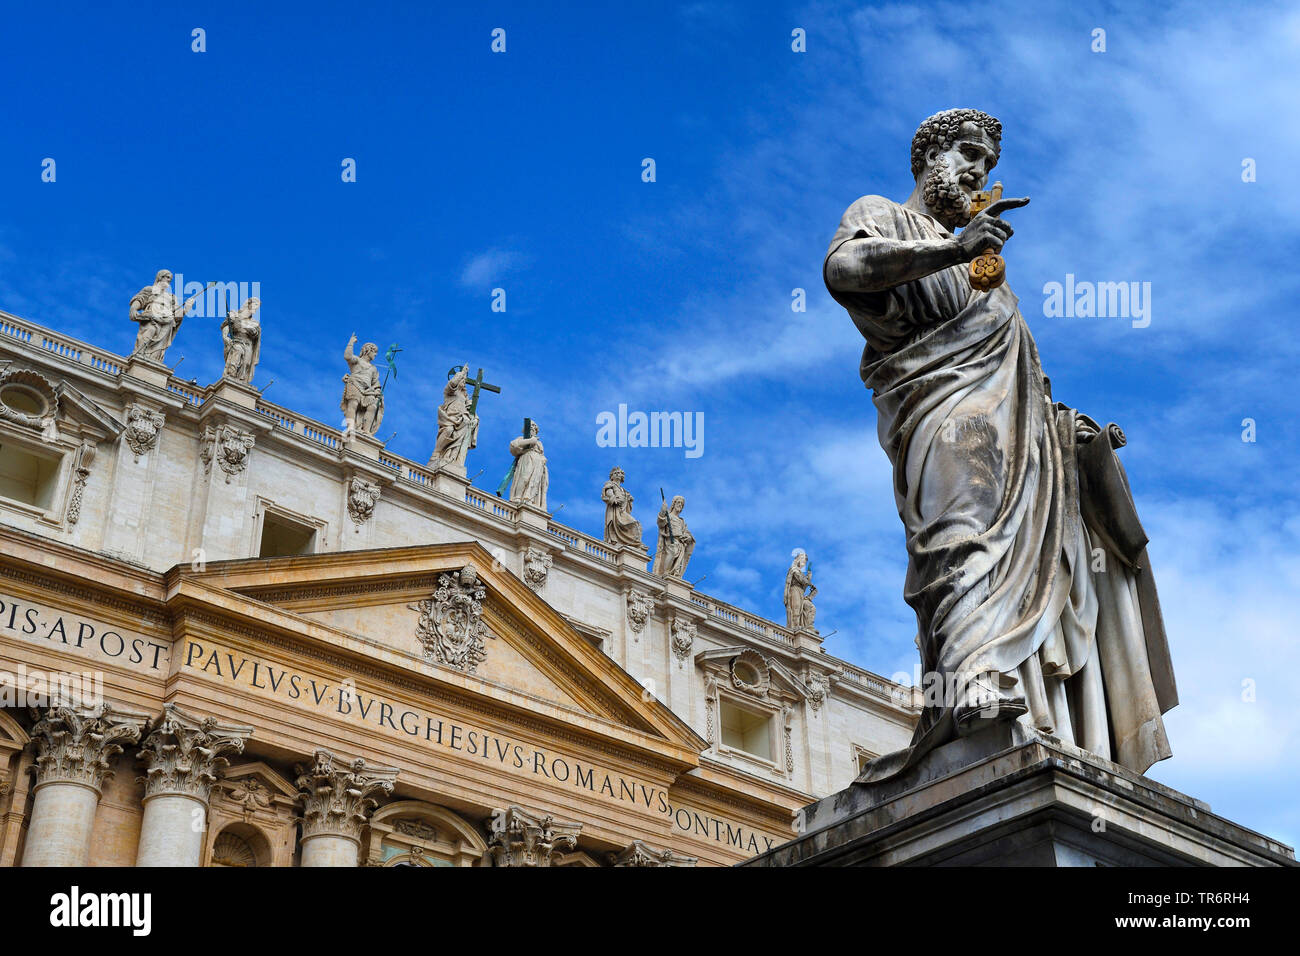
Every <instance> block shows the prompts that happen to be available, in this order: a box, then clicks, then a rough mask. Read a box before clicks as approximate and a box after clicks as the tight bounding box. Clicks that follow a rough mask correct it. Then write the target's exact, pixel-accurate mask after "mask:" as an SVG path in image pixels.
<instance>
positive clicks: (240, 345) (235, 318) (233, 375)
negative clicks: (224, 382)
mask: <svg viewBox="0 0 1300 956" xmlns="http://www.w3.org/2000/svg"><path fill="white" fill-rule="evenodd" d="M261 307H262V300H261V299H259V298H257V297H256V296H254V297H251V298H250V299H249V300H248V301H247V302H245V303H244V304H243V305H242V306H240V307H239V308H238V309H235V310H234V311H233V312H227V313H226V318H225V320H224V321H223V322H222V323H221V345H222V348H223V351H224V353H225V359H226V371H225V374H224V375H223V377H224V378H229V379H234V380H235V381H236V382H245V383H247V382H251V381H252V380H253V370H254V369H255V368H256V367H257V360H258V358H259V357H260V356H261V354H262V325H261V323H260V322H258V320H257V312H258V310H259V309H260V308H261Z"/></svg>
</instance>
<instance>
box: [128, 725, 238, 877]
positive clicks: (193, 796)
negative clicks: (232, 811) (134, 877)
mask: <svg viewBox="0 0 1300 956" xmlns="http://www.w3.org/2000/svg"><path fill="white" fill-rule="evenodd" d="M252 732H253V728H252V727H242V726H231V725H225V724H219V723H218V722H217V721H216V720H215V719H214V718H211V717H208V718H199V717H196V716H194V715H193V714H189V713H186V712H185V711H182V710H181V709H180V708H179V707H177V706H176V705H175V704H166V705H164V707H163V712H162V716H161V717H159V718H158V720H157V721H156V722H155V723H154V726H153V729H152V730H151V732H150V733H149V735H148V736H147V737H146V738H145V740H144V743H143V744H142V745H141V748H140V759H141V760H142V761H144V763H145V768H146V771H145V789H144V819H143V820H142V821H141V824H140V843H139V846H138V848H137V850H136V858H135V865H136V866H198V865H199V862H200V860H201V858H202V855H203V838H204V834H205V833H206V832H207V819H208V800H209V798H210V796H211V793H212V784H213V783H215V782H216V780H217V777H218V775H219V774H220V772H221V769H222V768H223V767H225V765H226V758H225V756H224V755H225V754H227V753H242V752H243V749H244V740H245V739H247V737H248V736H249V735H250V734H251V733H252Z"/></svg>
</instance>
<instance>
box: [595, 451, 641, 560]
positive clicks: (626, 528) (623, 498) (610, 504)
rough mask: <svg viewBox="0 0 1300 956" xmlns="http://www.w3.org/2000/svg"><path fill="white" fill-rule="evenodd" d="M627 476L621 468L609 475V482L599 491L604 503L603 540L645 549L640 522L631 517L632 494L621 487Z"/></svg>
mask: <svg viewBox="0 0 1300 956" xmlns="http://www.w3.org/2000/svg"><path fill="white" fill-rule="evenodd" d="M626 477H627V476H626V475H625V474H624V473H623V469H622V468H614V469H613V470H612V471H610V473H609V481H607V482H605V487H604V488H602V489H601V490H600V497H601V499H602V500H603V501H604V502H605V540H606V541H608V542H609V543H610V544H621V545H625V546H626V547H629V548H642V549H644V548H645V542H643V541H642V540H641V522H639V521H637V520H636V519H635V518H633V517H632V493H631V492H629V491H628V490H627V489H626V488H624V487H623V481H624V479H625V478H626Z"/></svg>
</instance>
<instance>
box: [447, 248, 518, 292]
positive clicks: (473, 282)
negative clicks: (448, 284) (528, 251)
mask: <svg viewBox="0 0 1300 956" xmlns="http://www.w3.org/2000/svg"><path fill="white" fill-rule="evenodd" d="M526 264H527V257H526V256H525V255H524V254H523V253H520V252H516V251H514V250H511V249H488V250H487V251H486V252H480V253H479V254H478V255H476V256H474V258H472V259H470V260H469V262H467V263H465V267H464V268H463V269H462V270H461V273H460V284H461V285H462V286H464V287H465V288H466V289H474V290H482V289H484V288H485V287H487V286H488V285H489V284H491V283H494V282H500V281H501V280H503V279H504V278H505V277H506V276H507V275H508V274H509V273H511V272H512V271H514V270H516V269H518V268H520V267H521V266H523V265H526Z"/></svg>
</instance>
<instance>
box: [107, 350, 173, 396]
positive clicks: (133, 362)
mask: <svg viewBox="0 0 1300 956" xmlns="http://www.w3.org/2000/svg"><path fill="white" fill-rule="evenodd" d="M123 376H124V377H126V378H134V379H137V380H139V381H141V382H148V383H149V384H150V385H152V386H154V387H155V388H166V387H167V382H168V380H169V379H170V378H171V376H172V370H171V369H170V368H168V367H167V366H166V365H164V364H163V363H162V362H155V361H154V360H153V359H148V358H145V357H144V356H142V355H132V356H130V357H129V358H128V359H127V360H126V366H125V367H124V368H123V369H122V371H121V373H120V374H119V377H123Z"/></svg>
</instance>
